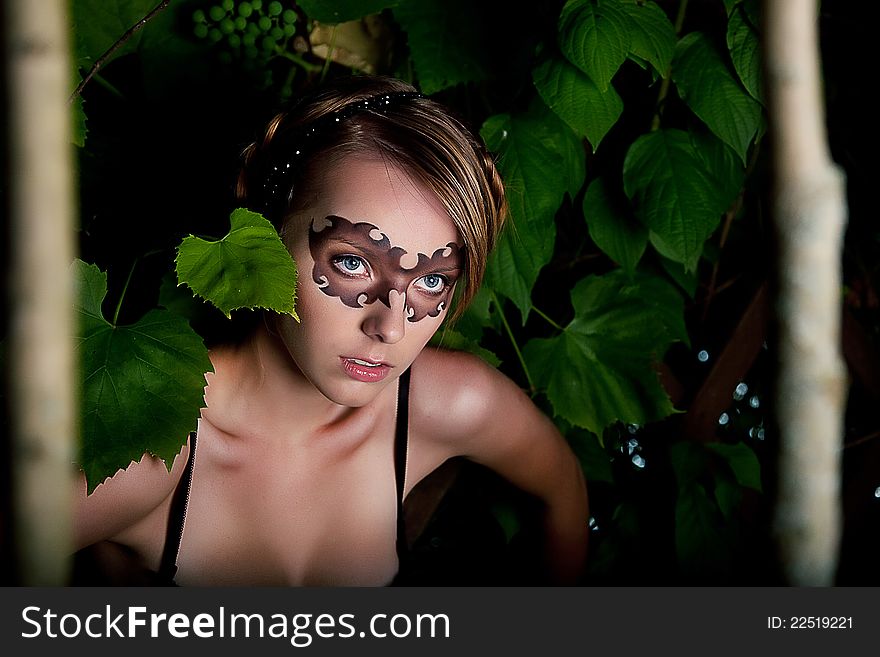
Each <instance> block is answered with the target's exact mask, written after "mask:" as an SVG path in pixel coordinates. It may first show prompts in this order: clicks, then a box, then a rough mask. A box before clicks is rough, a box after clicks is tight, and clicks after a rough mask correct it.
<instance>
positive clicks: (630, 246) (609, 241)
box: [583, 178, 648, 273]
mask: <svg viewBox="0 0 880 657" xmlns="http://www.w3.org/2000/svg"><path fill="white" fill-rule="evenodd" d="M583 207H584V218H585V219H586V221H587V228H588V229H589V231H590V237H591V238H593V241H594V242H595V243H596V246H598V247H599V248H600V249H602V251H604V252H605V253H606V254H607V255H608V257H610V258H611V259H612V260H614V262H616V263H617V264H619V265H620V266H621V267H623V268H624V270H625V271H628V272H630V273H632V272H633V271H635V268H636V265H637V264H638V262H639V260H640V259H641V257H642V254H643V253H644V252H645V247H647V246H648V229H647V228H645V226H644V225H643V224H641V223H640V222H638V221H636V219H634V218H633V217H632V216H630V213H629V209H628V208H627V207H626V206H625V204H622V203H615V202H614V199H613V197H612V196H611V194H610V193H609V191H608V189H607V185H606V183H605V181H604V180H602V179H601V178H597V179H596V180H594V181H593V182H592V183H590V186H589V187H588V188H587V192H586V194H584V202H583Z"/></svg>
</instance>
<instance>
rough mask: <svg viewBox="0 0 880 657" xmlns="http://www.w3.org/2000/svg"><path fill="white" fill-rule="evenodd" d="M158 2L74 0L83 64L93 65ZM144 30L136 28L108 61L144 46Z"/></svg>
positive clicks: (78, 49)
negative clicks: (142, 44)
mask: <svg viewBox="0 0 880 657" xmlns="http://www.w3.org/2000/svg"><path fill="white" fill-rule="evenodd" d="M157 4H158V2H157V1H156V0H125V1H122V0H74V2H72V3H71V13H72V19H73V34H74V37H75V47H76V53H77V60H78V62H79V64H80V65H82V66H87V67H89V66H91V65H92V64H93V63H94V62H95V61H96V60H97V59H98V58H99V57H100V56H101V55H103V54H104V53H105V52H106V51H107V50H109V48H110V46H112V45H113V44H114V43H116V41H117V40H118V39H119V38H120V37H121V36H122V35H123V34H125V32H126V31H127V30H129V29H130V28H131V27H132V26H133V25H135V24H136V23H137V22H138V21H140V20H141V19H142V18H144V16H146V15H147V14H149V13H150V11H152V9H153V8H154V7H155V6H156V5H157ZM166 11H167V10H166ZM144 34H145V32H144V30H143V29H141V30H138V31H137V32H134V33H133V34H132V35H131V36H130V37H129V38H128V39H127V40H126V41H125V43H124V44H122V46H121V47H120V48H119V49H117V50H115V51H114V52H113V53H111V54H110V55H109V57H108V58H107V60H106V61H105V62H104V65H105V66H106V65H107V64H108V63H110V62H111V61H113V60H114V59H116V58H117V57H121V56H122V55H126V54H128V53H132V52H135V51H136V50H137V49H138V48H139V47H140V44H141V40H142V39H143V35H144Z"/></svg>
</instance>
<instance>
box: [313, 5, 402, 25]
mask: <svg viewBox="0 0 880 657" xmlns="http://www.w3.org/2000/svg"><path fill="white" fill-rule="evenodd" d="M398 1H399V0H333V2H328V1H327V0H298V2H297V5H299V6H300V8H301V9H302V10H303V11H304V12H305V13H306V16H308V17H309V18H312V19H314V20H316V21H318V22H319V23H327V24H331V25H332V24H336V23H344V22H346V21H351V20H355V19H357V18H363V17H364V16H367V15H369V14H378V13H379V12H381V11H382V10H383V9H388V8H390V7H396V6H397V4H398Z"/></svg>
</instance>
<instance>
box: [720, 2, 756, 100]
mask: <svg viewBox="0 0 880 657" xmlns="http://www.w3.org/2000/svg"><path fill="white" fill-rule="evenodd" d="M746 5H757V3H756V2H747V3H745V4H741V5H739V6H738V7H737V8H736V10H735V11H734V12H733V13H732V14H730V20H729V22H728V23H727V47H728V48H729V49H730V58H731V61H733V67H734V68H735V69H736V72H737V74H738V75H739V79H740V81H741V82H742V83H743V86H744V87H745V88H746V91H748V92H749V94H751V96H752V98H754V99H755V100H757V101H758V102H760V103H761V104H764V73H763V64H762V57H761V37H760V34H759V32H758V28H757V24H756V23H753V22H752V21H751V20H750V16H751V15H753V14H754V13H757V12H756V10H754V9H752V10H751V11H749V10H748V9H746Z"/></svg>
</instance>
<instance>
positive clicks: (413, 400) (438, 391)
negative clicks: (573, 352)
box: [410, 347, 538, 443]
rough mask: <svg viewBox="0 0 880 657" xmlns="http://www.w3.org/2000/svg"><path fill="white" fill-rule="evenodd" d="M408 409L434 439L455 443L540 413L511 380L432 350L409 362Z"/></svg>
mask: <svg viewBox="0 0 880 657" xmlns="http://www.w3.org/2000/svg"><path fill="white" fill-rule="evenodd" d="M410 408H411V413H412V415H413V419H414V420H418V421H419V422H420V424H421V423H424V424H423V425H422V426H425V427H427V428H428V432H429V433H430V435H431V436H432V437H433V438H435V439H438V440H445V441H451V442H453V443H455V442H457V441H459V440H461V439H465V440H466V439H468V438H469V437H470V436H472V435H473V434H474V433H478V432H485V430H486V429H487V427H490V426H497V425H500V424H507V423H508V422H510V421H511V420H514V421H515V420H516V419H517V418H526V417H530V416H531V415H532V414H533V413H537V412H538V411H537V409H535V408H534V406H533V404H532V402H531V400H530V399H529V398H528V396H527V395H526V394H525V393H524V392H523V391H522V390H521V389H520V388H519V387H518V386H517V385H516V384H515V383H514V382H513V381H511V380H510V379H509V378H508V377H507V376H505V375H504V374H502V373H501V372H499V371H498V370H497V369H495V368H494V367H492V366H491V365H489V364H488V363H486V362H485V361H483V360H482V359H480V358H479V357H477V356H474V355H473V354H469V353H465V352H460V351H450V350H444V349H435V348H430V347H429V348H426V349H424V350H423V352H422V353H421V354H420V355H419V357H418V358H417V359H416V361H415V362H414V363H413V368H412V392H411V396H410Z"/></svg>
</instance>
